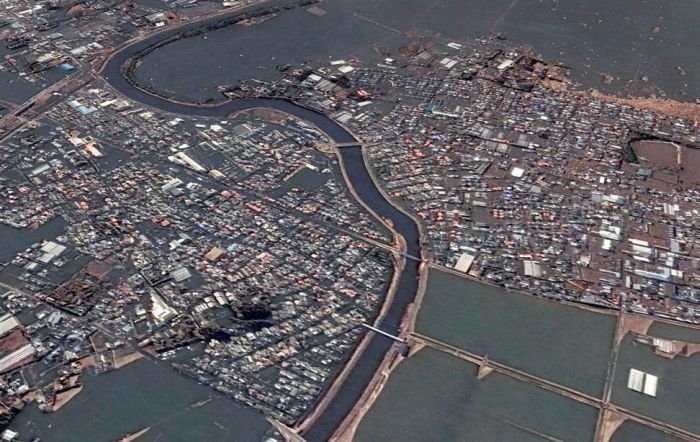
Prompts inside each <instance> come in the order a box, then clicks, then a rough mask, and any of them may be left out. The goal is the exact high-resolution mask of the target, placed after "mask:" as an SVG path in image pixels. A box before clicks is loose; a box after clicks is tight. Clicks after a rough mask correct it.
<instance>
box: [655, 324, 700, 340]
mask: <svg viewBox="0 0 700 442" xmlns="http://www.w3.org/2000/svg"><path fill="white" fill-rule="evenodd" d="M646 334H648V335H649V336H655V337H657V338H664V339H676V340H678V341H685V342H690V343H695V344H699V343H700V329H697V328H690V327H680V326H677V325H673V324H669V323H667V322H658V321H656V322H654V323H653V324H651V327H649V330H647V333H646Z"/></svg>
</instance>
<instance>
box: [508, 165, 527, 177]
mask: <svg viewBox="0 0 700 442" xmlns="http://www.w3.org/2000/svg"><path fill="white" fill-rule="evenodd" d="M524 173H525V169H522V168H520V167H514V168H512V169H511V170H510V174H511V175H513V176H514V177H516V178H520V177H522V176H523V174H524Z"/></svg>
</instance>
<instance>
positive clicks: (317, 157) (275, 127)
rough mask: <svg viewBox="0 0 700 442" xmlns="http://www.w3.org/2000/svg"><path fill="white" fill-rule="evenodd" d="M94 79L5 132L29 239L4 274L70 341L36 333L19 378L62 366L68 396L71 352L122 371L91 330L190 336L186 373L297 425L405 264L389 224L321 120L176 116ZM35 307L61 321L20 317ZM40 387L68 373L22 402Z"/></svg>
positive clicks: (153, 344)
mask: <svg viewBox="0 0 700 442" xmlns="http://www.w3.org/2000/svg"><path fill="white" fill-rule="evenodd" d="M92 86H93V87H90V88H85V89H81V90H79V91H77V92H76V93H75V94H73V95H71V96H68V97H65V99H64V100H63V101H62V102H60V103H58V104H56V105H55V106H53V107H52V108H51V109H50V110H48V111H47V112H46V113H45V115H44V118H43V120H42V122H41V123H35V124H31V125H27V126H25V127H24V128H23V129H21V130H19V131H17V133H16V134H14V135H13V136H12V137H11V138H9V139H8V140H6V141H5V142H4V143H2V149H3V152H5V153H6V155H7V159H8V161H7V162H6V163H4V164H3V165H2V167H3V170H2V175H1V178H0V192H2V194H3V198H2V204H3V205H4V206H3V209H4V210H3V211H2V215H1V216H2V222H3V224H4V225H5V227H4V228H5V229H7V233H8V234H9V235H11V236H16V237H17V241H18V242H17V244H15V245H14V249H13V250H10V251H8V253H7V254H6V255H7V256H6V258H5V261H4V265H3V270H2V272H0V278H1V279H2V280H3V281H4V283H6V284H7V286H8V287H13V288H15V289H16V290H17V293H19V295H18V296H20V297H21V298H19V299H28V300H31V303H29V304H28V305H27V306H26V308H24V309H19V310H16V311H15V310H12V309H9V308H8V309H6V311H12V312H13V314H16V315H18V316H17V317H19V318H20V322H21V324H23V327H24V328H23V330H24V332H23V333H25V334H26V332H27V331H28V330H33V329H34V328H37V329H41V330H43V331H42V333H44V334H46V335H48V336H54V335H56V337H57V340H56V341H53V340H52V341H48V342H46V341H41V340H38V341H36V342H37V343H36V344H34V345H30V344H26V348H27V349H28V351H29V350H31V351H29V353H27V354H28V355H30V356H31V358H30V359H26V360H25V359H22V360H21V361H20V362H21V363H20V365H19V366H15V365H12V366H9V368H8V370H9V372H10V373H17V369H19V370H20V371H21V372H22V373H24V372H25V371H27V370H35V369H34V368H32V367H35V366H37V367H46V366H47V365H56V364H63V365H62V366H65V367H67V368H66V370H68V372H66V373H61V375H60V376H68V377H67V378H65V379H64V381H65V382H67V383H68V384H66V385H65V386H63V387H61V388H59V389H58V391H59V392H63V391H64V390H65V389H66V388H69V389H70V390H71V391H72V390H73V389H75V388H78V387H79V383H76V381H75V379H73V378H72V377H71V376H73V374H71V373H72V371H70V370H75V369H76V367H75V366H74V365H75V363H76V361H77V362H78V363H79V364H78V365H79V367H80V369H83V368H85V367H86V366H89V367H91V368H90V369H91V370H95V371H98V372H101V371H105V370H107V369H110V368H113V367H115V366H118V365H119V364H118V362H115V358H114V357H113V356H110V355H111V353H104V351H103V350H98V349H97V348H96V347H95V346H94V345H93V344H92V342H91V340H92V339H93V338H94V336H95V334H96V333H106V334H107V335H108V336H110V348H112V347H115V346H116V344H115V342H118V343H121V346H122V347H124V349H125V351H126V349H128V350H129V351H132V352H133V351H136V352H143V353H144V354H146V355H150V356H149V357H162V358H165V359H167V358H169V356H170V355H172V354H173V353H174V352H176V351H178V350H179V349H181V348H185V347H189V348H190V350H191V352H192V353H191V356H190V357H189V358H186V360H184V361H183V360H182V359H181V358H180V359H178V363H177V368H178V370H180V371H181V372H182V373H185V374H187V375H190V376H192V377H194V378H196V379H198V380H199V381H200V382H206V383H208V384H210V385H212V386H213V387H214V388H216V389H217V390H219V391H221V392H224V393H226V394H228V395H230V396H232V397H234V398H236V399H238V400H240V401H242V402H245V403H248V404H251V405H253V406H255V407H256V408H258V409H261V410H264V411H265V412H266V413H268V414H269V415H272V416H275V417H276V418H278V419H279V420H281V421H284V422H287V423H291V422H294V421H296V420H297V419H299V418H300V417H301V416H302V415H303V414H304V413H305V412H307V411H308V410H309V408H310V406H311V405H312V404H313V403H314V401H315V400H316V399H317V398H318V396H319V393H320V392H321V391H322V389H323V388H324V387H325V385H326V383H327V382H328V381H329V380H330V379H331V378H332V377H333V376H334V375H335V373H336V372H337V371H338V370H339V369H340V368H341V367H342V363H343V362H344V360H345V358H346V357H347V355H348V353H349V350H351V349H352V348H353V347H354V345H356V342H357V339H358V338H359V337H360V336H361V334H362V330H363V328H362V324H363V323H366V322H370V321H371V320H372V318H373V317H374V315H375V314H376V311H377V309H378V307H379V306H380V305H381V302H382V299H383V297H384V295H385V292H386V290H387V287H388V282H389V280H390V276H391V272H392V262H391V258H390V255H389V253H388V252H386V251H385V250H383V249H381V248H379V247H377V246H376V245H374V241H379V242H383V243H387V244H388V243H390V241H391V235H390V233H389V231H388V230H387V229H386V228H385V227H384V226H382V225H381V224H379V223H378V222H377V221H376V220H374V219H373V218H372V217H371V216H370V215H369V214H368V213H367V212H366V211H365V210H364V209H363V208H362V207H361V206H360V205H359V204H358V203H357V202H356V201H355V200H354V199H353V198H352V197H351V196H350V194H349V192H348V190H347V189H346V187H345V183H344V181H343V178H342V174H341V171H340V168H339V164H338V162H337V159H336V157H335V155H334V154H332V153H323V152H322V151H320V150H318V149H316V147H319V148H325V146H327V144H328V140H326V139H325V137H324V135H322V134H321V133H320V132H319V131H318V130H316V129H315V128H313V127H311V126H308V125H306V124H304V123H302V122H299V121H296V120H294V119H290V118H289V117H286V116H283V117H280V116H274V123H273V122H264V121H260V120H257V119H255V118H253V117H252V116H248V117H246V116H241V117H240V118H234V119H227V120H224V121H216V120H212V119H205V118H199V119H195V118H187V117H182V116H175V115H169V114H165V113H161V112H155V111H153V110H150V109H145V108H142V107H139V106H137V105H135V104H134V103H131V102H129V101H128V100H124V99H122V98H120V97H118V96H117V95H115V94H114V93H113V92H111V91H110V90H109V89H108V88H107V87H106V86H104V87H99V88H98V87H95V86H98V85H97V84H95V85H92ZM15 195H17V197H16V198H15V197H14V196H15ZM5 196H7V197H5ZM25 233H27V234H26V235H25ZM37 306H41V309H51V312H52V314H53V312H56V313H55V315H54V316H51V317H52V318H54V319H56V318H61V319H60V320H59V319H56V321H57V322H56V321H54V320H52V321H51V322H46V321H42V322H41V323H36V322H29V321H25V320H22V318H24V317H26V316H27V315H30V313H33V312H34V309H36V308H37ZM49 316H50V315H49ZM65 318H70V322H68V321H67V320H66V319H65ZM63 325H65V326H68V327H69V330H70V333H72V336H74V337H72V338H70V339H68V338H67V337H65V336H63V335H61V332H60V330H62V328H61V327H62V326H63ZM75 336H77V337H75ZM28 339H30V340H31V336H29V338H28ZM31 342H34V341H31ZM39 342H41V347H39ZM49 343H50V344H51V345H49ZM125 343H126V344H125ZM18 345H19V344H18ZM23 348H24V347H22V346H18V347H17V348H15V347H14V346H13V348H12V351H20V350H22V349H23ZM38 348H42V349H44V350H41V351H39V350H38ZM54 350H55V351H54ZM47 351H51V352H52V353H50V354H53V356H52V357H51V358H49V357H48V356H45V355H47ZM110 351H111V350H110ZM8 355H9V356H11V358H10V359H8V361H9V362H8V364H9V363H10V362H13V361H15V360H18V358H20V356H22V355H25V353H23V352H22V353H17V354H15V353H8ZM97 355H101V356H99V357H98V356H97ZM105 355H106V356H105ZM86 357H91V359H90V361H89V363H87V362H85V359H84V358H86ZM20 359H21V358H20ZM117 360H118V358H117ZM0 362H2V360H0ZM36 370H38V368H37V369H36ZM44 381H45V382H46V383H45V384H42V382H44ZM42 386H43V387H44V388H49V389H53V390H51V391H54V390H55V389H56V387H55V379H54V378H52V379H50V380H44V379H42V380H38V379H37V380H36V383H33V384H31V385H29V387H30V389H29V390H28V392H27V391H24V390H22V392H23V395H22V397H25V398H26V397H29V398H34V397H35V394H34V393H33V392H35V391H37V388H39V389H41V387H42ZM42 391H44V390H42ZM27 395H29V396H27ZM42 397H43V396H42ZM46 397H50V393H46ZM59 397H60V396H59ZM48 409H50V408H48Z"/></svg>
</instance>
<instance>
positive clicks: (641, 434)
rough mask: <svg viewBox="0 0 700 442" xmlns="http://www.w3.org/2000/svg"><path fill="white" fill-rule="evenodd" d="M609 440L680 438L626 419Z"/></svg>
mask: <svg viewBox="0 0 700 442" xmlns="http://www.w3.org/2000/svg"><path fill="white" fill-rule="evenodd" d="M610 442H681V439H678V438H677V437H674V436H671V435H669V434H666V433H663V432H661V431H658V430H655V429H653V428H649V427H647V426H644V425H642V424H640V423H637V422H633V421H627V422H625V423H623V424H622V425H620V428H618V429H617V431H615V434H613V436H612V437H611V438H610Z"/></svg>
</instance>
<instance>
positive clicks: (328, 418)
mask: <svg viewBox="0 0 700 442" xmlns="http://www.w3.org/2000/svg"><path fill="white" fill-rule="evenodd" d="M193 26H195V25H193ZM175 32H178V31H177V30H173V31H166V32H164V33H161V34H157V35H154V36H152V37H150V38H147V39H145V40H143V41H141V42H139V43H137V44H134V45H132V46H129V47H127V48H125V49H123V50H121V51H120V52H117V53H116V54H115V55H114V56H113V57H112V59H111V60H110V61H109V62H108V63H107V65H106V66H105V67H104V69H103V72H102V75H103V77H104V78H105V80H107V81H108V82H109V83H110V84H111V85H112V87H114V88H115V89H116V90H118V91H119V92H120V93H122V94H123V95H125V96H126V97H128V98H130V99H132V100H134V101H137V102H140V103H142V104H145V105H148V106H151V107H154V108H157V109H160V110H163V111H166V112H171V113H177V114H183V115H190V116H199V117H212V118H219V119H221V118H226V117H227V116H228V115H230V114H231V113H233V112H237V111H241V110H245V109H250V108H256V107H267V108H272V109H276V110H279V111H283V112H286V113H288V114H290V115H293V116H295V117H297V118H299V119H302V120H304V121H307V122H309V123H312V124H314V125H315V126H316V127H318V128H319V129H320V130H322V131H323V132H325V133H326V134H327V135H328V136H329V137H330V138H331V139H332V140H333V141H334V142H336V143H358V145H356V146H350V147H343V148H341V149H339V150H340V155H341V157H342V160H343V163H344V167H345V171H346V173H347V176H348V179H349V183H348V184H349V185H350V186H352V188H353V189H354V190H355V192H356V193H357V195H358V196H359V197H360V198H361V199H362V201H363V202H364V203H365V204H366V205H367V206H368V207H369V208H371V209H372V210H373V211H374V212H375V213H376V214H378V215H379V216H381V217H383V218H387V219H389V220H391V222H392V223H393V225H394V228H395V229H396V231H397V232H398V233H399V234H400V235H402V236H403V237H404V238H405V241H406V244H407V250H406V252H407V253H408V254H409V255H412V256H420V255H421V246H420V234H419V230H418V226H417V225H416V223H415V222H414V221H413V219H412V218H411V217H409V216H408V215H406V214H405V213H404V212H402V211H400V210H399V209H397V208H396V207H394V206H393V205H392V204H391V203H389V202H388V201H387V200H386V199H385V198H384V197H383V196H382V193H381V192H380V191H379V189H377V187H376V186H375V184H374V181H373V180H372V178H371V176H370V172H369V171H368V169H367V166H366V164H365V162H364V157H363V154H362V148H361V147H360V146H359V142H358V140H356V139H355V138H354V137H353V135H352V134H351V133H350V132H348V131H347V130H345V129H344V128H343V127H342V126H340V125H339V124H338V123H336V122H335V121H333V120H332V119H330V118H328V117H327V116H325V115H323V114H321V113H318V112H316V111H313V110H310V109H307V108H304V107H301V106H299V105H296V104H294V103H292V102H289V101H285V100H277V99H267V98H249V99H238V100H233V101H228V102H224V103H221V104H217V105H215V106H210V107H201V106H200V107H198V106H190V105H187V104H182V103H174V102H171V101H168V100H166V99H163V98H160V97H157V96H154V95H150V94H148V93H145V92H143V91H142V90H140V89H138V88H136V87H134V86H133V85H132V84H131V83H130V82H129V81H127V79H126V78H125V77H124V76H123V75H122V72H121V66H122V64H123V63H124V62H126V61H127V60H128V59H129V58H130V57H133V55H134V54H135V53H137V52H138V51H139V50H142V49H143V48H146V47H148V46H149V45H151V44H153V43H155V42H157V41H159V40H161V39H163V38H167V37H169V36H171V35H173V33H175ZM418 264H419V263H418V262H417V261H415V260H407V262H406V266H405V268H404V270H403V273H402V274H401V275H400V279H399V283H398V285H397V289H396V293H395V295H394V297H393V299H392V302H391V305H390V306H389V307H388V309H387V311H386V314H385V316H384V318H383V319H382V321H381V323H382V325H383V326H384V327H386V328H387V329H389V330H391V329H392V328H395V327H396V326H397V325H398V324H399V321H400V319H401V317H402V316H403V313H404V311H405V309H406V307H407V306H408V304H410V303H411V302H412V301H413V299H414V298H415V295H416V291H417V289H418ZM392 344H393V341H390V340H389V339H386V338H384V337H378V336H376V335H373V336H371V337H370V341H369V344H368V346H367V347H366V349H365V350H364V352H363V353H362V355H361V357H360V358H359V359H358V361H357V362H356V364H355V365H354V366H353V368H352V370H351V372H350V374H349V376H348V377H347V379H346V380H345V381H344V382H343V384H342V385H341V387H340V388H339V390H338V391H337V393H336V395H335V396H334V398H333V400H332V401H331V402H330V404H329V406H328V407H327V408H326V409H325V410H324V412H323V413H322V414H321V415H320V417H319V418H318V419H317V420H316V421H315V422H314V424H313V425H312V426H311V428H309V429H308V430H307V432H305V434H304V438H305V439H307V440H309V441H323V440H327V439H328V438H329V437H330V436H331V435H332V434H333V432H334V431H335V430H336V428H338V426H339V425H340V423H341V422H342V420H343V419H344V418H345V416H347V414H348V413H349V412H350V410H351V409H352V408H353V407H354V406H355V404H356V403H357V401H358V399H359V398H360V396H361V395H362V393H363V392H364V390H365V388H366V387H367V385H368V384H369V382H370V381H371V379H372V377H373V376H374V373H375V372H376V370H377V368H378V366H379V364H380V363H381V361H382V359H383V357H384V355H385V354H386V353H387V352H388V351H389V350H390V348H391V346H392Z"/></svg>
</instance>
